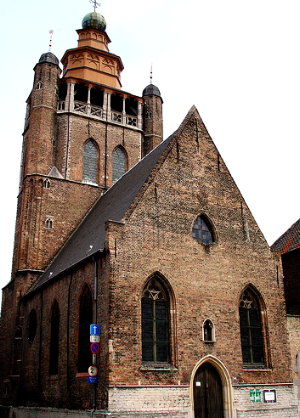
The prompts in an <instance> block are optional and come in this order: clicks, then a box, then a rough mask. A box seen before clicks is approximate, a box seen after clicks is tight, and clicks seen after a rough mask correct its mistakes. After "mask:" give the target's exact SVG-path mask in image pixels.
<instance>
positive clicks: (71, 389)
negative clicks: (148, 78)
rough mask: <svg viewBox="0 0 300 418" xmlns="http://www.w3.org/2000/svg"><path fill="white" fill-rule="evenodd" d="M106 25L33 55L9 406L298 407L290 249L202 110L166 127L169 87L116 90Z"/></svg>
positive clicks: (142, 411)
mask: <svg viewBox="0 0 300 418" xmlns="http://www.w3.org/2000/svg"><path fill="white" fill-rule="evenodd" d="M105 28H106V27H105V20H104V18H103V17H102V16H101V15H100V14H98V13H96V12H93V13H89V14H88V15H86V16H85V18H84V19H83V25H82V29H80V30H78V31H77V33H78V46H77V48H73V49H69V50H67V51H66V52H65V54H64V56H63V58H62V60H61V62H62V64H63V71H62V73H61V70H60V68H59V61H58V59H57V58H56V57H55V56H54V55H53V54H52V53H51V52H48V53H46V54H43V55H42V56H41V58H40V60H39V62H38V63H37V64H36V66H35V68H34V74H35V75H34V82H33V88H32V91H31V93H30V95H29V98H28V101H27V106H28V110H27V114H26V121H25V129H24V139H23V155H22V167H21V180H20V194H19V197H18V209H17V223H16V232H15V247H14V258H13V270H12V278H11V281H10V282H9V283H8V284H7V286H6V287H5V288H4V289H3V301H2V316H1V329H0V331H1V332H0V342H1V353H0V356H1V358H0V404H1V405H2V407H1V408H2V409H0V412H1V411H3V414H7V415H5V416H12V415H10V414H12V413H14V414H15V415H14V416H15V417H26V418H27V417H28V418H29V417H33V416H34V417H48V416H49V417H50V416H51V417H60V418H61V417H65V416H91V414H92V416H97V417H120V418H125V417H139V418H153V417H172V418H179V417H190V418H192V417H193V418H209V417H213V418H222V417H224V418H233V417H255V416H259V417H261V416H264V417H272V418H273V417H278V418H279V417H280V418H282V417H297V416H299V413H298V406H297V398H296V395H295V390H294V385H293V375H292V368H291V355H290V345H289V338H288V331H287V322H286V313H285V299H284V285H283V279H282V267H281V260H280V257H278V255H276V254H275V255H274V254H273V253H272V252H271V250H270V248H269V246H268V244H267V242H266V241H265V239H264V237H263V235H262V233H261V231H260V229H259V227H258V226H257V224H256V222H255V220H254V219H253V216H252V214H251V212H250V210H249V208H248V207H247V204H246V202H245V201H244V199H243V197H242V195H241V193H240V191H239V190H238V188H237V186H236V185H235V183H234V180H233V179H232V177H231V175H230V173H229V171H228V169H227V167H226V165H225V163H224V161H223V159H222V157H221V156H220V154H219V152H218V150H217V149H216V147H215V145H214V143H213V141H212V139H211V137H210V136H209V134H208V132H207V130H206V128H205V125H204V123H203V121H202V119H201V117H200V115H199V113H198V111H197V109H196V108H195V107H192V108H191V109H190V111H189V112H188V114H187V116H186V118H185V119H184V121H183V122H182V123H181V125H180V126H179V128H178V129H177V130H176V131H175V132H174V134H172V135H171V136H170V137H169V138H167V139H165V140H163V115H162V105H163V100H162V97H161V94H160V91H159V89H158V88H157V87H156V86H154V85H153V84H152V83H151V84H150V85H148V86H147V87H146V88H145V89H144V91H143V94H142V96H141V97H139V96H135V95H132V94H130V93H128V92H125V91H123V90H122V88H121V87H122V86H121V80H120V75H121V71H122V69H123V64H122V61H121V59H120V57H118V56H117V55H114V54H113V53H111V52H110V50H109V48H108V44H109V42H110V39H109V37H108V35H107V33H106V31H105ZM92 323H96V324H99V325H101V330H102V332H101V338H100V352H99V354H97V356H96V364H94V366H96V367H97V369H98V370H99V372H98V378H99V383H98V384H89V383H87V376H88V373H87V370H88V368H89V366H91V365H92V354H91V352H90V335H89V324H92ZM94 359H95V357H94ZM88 411H89V412H88Z"/></svg>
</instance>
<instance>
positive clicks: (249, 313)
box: [239, 288, 265, 366]
mask: <svg viewBox="0 0 300 418" xmlns="http://www.w3.org/2000/svg"><path fill="white" fill-rule="evenodd" d="M239 315H240V332H241V346H242V356H243V363H244V364H245V365H253V366H255V365H264V364H265V347H264V336H263V323H262V316H261V307H260V303H259V299H258V298H257V296H256V295H255V293H254V292H253V290H252V289H250V288H247V289H246V290H245V291H244V292H243V294H242V296H241V298H240V304H239Z"/></svg>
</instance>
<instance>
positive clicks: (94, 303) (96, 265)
mask: <svg viewBox="0 0 300 418" xmlns="http://www.w3.org/2000/svg"><path fill="white" fill-rule="evenodd" d="M93 262H94V294H93V323H94V324H97V296H98V263H97V256H96V255H94V256H93ZM92 356H93V362H92V363H93V364H96V362H97V355H96V354H92ZM96 398H97V384H93V406H92V408H93V409H92V411H91V418H93V416H94V412H95V411H96Z"/></svg>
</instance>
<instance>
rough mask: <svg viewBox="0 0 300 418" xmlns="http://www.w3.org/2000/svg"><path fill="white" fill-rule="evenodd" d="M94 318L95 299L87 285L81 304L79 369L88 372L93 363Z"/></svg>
mask: <svg viewBox="0 0 300 418" xmlns="http://www.w3.org/2000/svg"><path fill="white" fill-rule="evenodd" d="M92 319H93V300H92V294H91V291H90V289H89V288H88V286H85V287H84V289H83V291H82V294H81V297H80V306H79V334H78V371H79V372H87V370H88V368H89V366H90V365H91V353H90V351H89V345H90V324H91V323H92Z"/></svg>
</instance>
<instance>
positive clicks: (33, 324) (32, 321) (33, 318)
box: [28, 309, 37, 343]
mask: <svg viewBox="0 0 300 418" xmlns="http://www.w3.org/2000/svg"><path fill="white" fill-rule="evenodd" d="M36 329H37V315H36V311H35V309H32V310H31V311H30V314H29V319H28V340H29V341H30V342H31V343H32V342H33V340H34V338H35V335H36Z"/></svg>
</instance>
